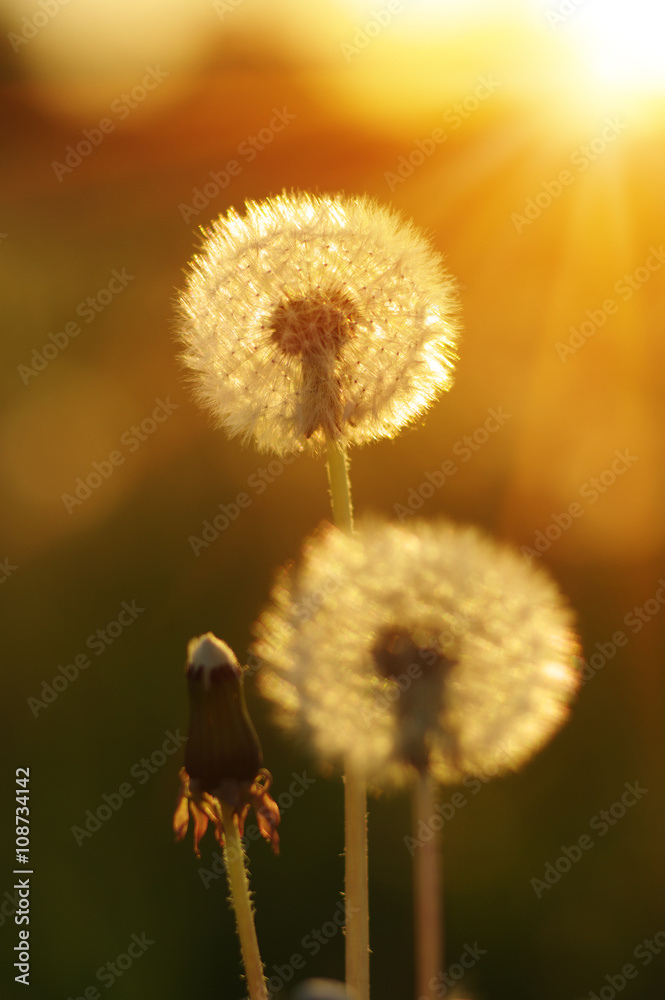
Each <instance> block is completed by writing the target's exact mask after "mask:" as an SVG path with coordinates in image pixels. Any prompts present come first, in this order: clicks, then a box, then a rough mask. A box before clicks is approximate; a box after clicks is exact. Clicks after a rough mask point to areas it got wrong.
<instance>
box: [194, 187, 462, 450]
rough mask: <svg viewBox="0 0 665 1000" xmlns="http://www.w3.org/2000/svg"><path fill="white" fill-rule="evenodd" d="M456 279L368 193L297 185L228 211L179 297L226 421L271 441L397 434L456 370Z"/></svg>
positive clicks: (200, 378)
mask: <svg viewBox="0 0 665 1000" xmlns="http://www.w3.org/2000/svg"><path fill="white" fill-rule="evenodd" d="M456 314H457V305H456V295H455V291H454V283H453V281H452V279H451V278H450V276H449V275H448V274H447V273H446V271H445V270H444V268H443V265H442V258H441V256H440V255H439V254H437V253H436V252H435V251H434V250H433V249H432V247H431V245H430V243H429V241H428V240H427V239H426V238H425V237H424V236H423V235H422V234H421V233H419V232H418V231H417V230H416V228H415V227H414V226H413V225H412V224H411V223H408V222H405V221H404V220H403V219H401V217H400V216H399V215H397V214H396V213H395V212H393V211H391V210H389V209H387V208H385V207H382V206H379V205H377V204H375V203H374V202H373V201H371V200H370V199H369V198H364V197H341V196H340V197H333V196H331V195H324V196H321V197H318V196H314V195H310V194H284V195H280V196H278V197H275V198H269V199H267V200H266V201H263V202H247V204H246V206H245V212H244V214H242V215H240V214H238V213H237V212H235V211H234V210H233V209H231V210H229V211H228V212H227V214H226V215H225V216H221V217H220V218H218V219H217V220H215V221H214V222H213V223H212V224H211V226H210V228H209V230H208V231H207V233H206V235H205V238H204V241H203V246H202V248H201V251H200V253H199V254H198V255H197V256H195V257H194V259H193V261H192V264H191V268H190V271H189V273H188V277H187V285H186V288H185V290H184V292H183V293H182V295H181V297H180V302H179V315H180V333H181V337H182V340H183V342H184V345H185V351H184V354H183V358H184V361H185V364H186V365H187V366H188V368H189V369H190V371H191V373H192V379H193V382H194V384H195V387H196V392H197V394H198V397H199V400H200V401H201V403H202V404H203V405H205V406H206V407H207V408H208V409H209V410H211V412H212V413H213V414H214V416H215V418H216V420H217V422H218V424H219V425H221V426H223V427H224V428H225V429H226V430H227V432H228V433H229V434H230V435H231V436H233V435H241V436H242V437H243V439H250V438H253V439H254V441H255V443H256V445H257V447H258V448H259V449H260V450H262V451H274V452H276V453H278V454H285V453H287V452H292V451H298V450H303V449H307V450H310V451H315V452H316V451H320V450H321V449H322V448H323V446H324V444H325V440H326V438H333V439H337V440H339V441H341V442H342V443H347V444H362V443H366V442H368V441H371V440H374V439H377V438H382V437H392V436H393V435H395V434H396V433H397V432H398V431H399V430H400V429H401V428H402V427H403V426H404V425H405V424H407V423H409V422H410V421H412V420H413V419H415V418H416V417H418V416H420V415H421V414H422V413H423V412H424V411H425V410H426V408H427V407H428V406H429V405H430V404H431V403H432V402H433V400H434V399H435V398H436V397H437V396H438V395H439V394H440V393H441V392H442V391H443V390H445V389H448V388H449V387H450V385H451V382H452V368H453V365H454V362H455V359H456V355H455V344H456V340H457V322H456Z"/></svg>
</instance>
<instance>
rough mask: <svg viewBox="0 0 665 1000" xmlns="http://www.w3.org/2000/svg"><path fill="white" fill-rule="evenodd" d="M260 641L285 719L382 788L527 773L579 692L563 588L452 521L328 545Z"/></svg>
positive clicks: (267, 679) (285, 593) (316, 542)
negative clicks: (418, 774) (421, 780)
mask: <svg viewBox="0 0 665 1000" xmlns="http://www.w3.org/2000/svg"><path fill="white" fill-rule="evenodd" d="M256 634H257V640H256V643H255V646H254V651H255V652H256V653H257V654H258V656H259V657H260V658H261V659H262V660H263V663H264V666H263V668H262V670H261V673H260V675H259V684H260V686H261V689H262V691H263V693H264V694H265V695H266V696H267V697H268V698H270V699H271V700H272V701H273V702H274V703H275V705H276V714H277V718H278V719H279V721H280V722H281V723H282V724H284V725H285V726H286V727H287V728H289V729H291V730H295V731H297V732H300V733H302V734H304V735H306V736H307V737H308V738H309V739H311V741H312V742H313V744H314V746H315V748H316V750H317V751H318V753H319V754H320V755H321V756H322V757H323V758H324V759H326V760H330V759H342V758H347V759H350V760H352V761H354V762H355V764H356V765H357V766H359V767H361V768H362V769H363V770H364V771H365V772H366V773H367V775H368V776H369V777H371V778H372V779H373V780H374V781H376V782H378V783H382V782H390V781H400V780H403V779H404V778H405V777H406V776H408V775H409V774H412V773H413V770H414V768H415V769H416V770H424V769H430V770H431V771H432V773H433V774H434V775H435V777H437V778H438V779H439V780H441V781H444V782H455V781H459V780H460V779H461V778H462V777H463V776H464V775H465V774H477V775H482V774H494V773H499V772H501V771H506V770H511V769H512V770H514V769H516V768H518V767H520V766H521V765H522V764H523V763H525V762H526V761H527V760H528V759H529V757H531V756H532V754H534V753H535V752H536V751H537V750H538V749H540V747H541V746H542V745H543V744H544V743H545V742H546V741H547V740H548V739H549V738H550V737H551V736H552V735H553V733H554V732H555V731H556V730H557V729H558V728H559V727H560V726H561V725H562V724H563V722H564V721H565V719H566V717H567V714H568V703H569V701H570V699H571V697H572V695H573V694H574V692H575V690H576V688H577V685H578V674H577V670H576V667H575V657H576V655H577V654H578V653H579V647H578V642H577V638H576V636H575V633H574V631H573V628H572V612H571V611H570V609H569V607H568V605H567V604H566V602H565V599H564V598H563V597H562V596H561V594H560V593H559V591H558V589H557V587H556V586H555V584H554V583H553V582H552V580H551V579H550V578H549V577H548V576H547V575H546V573H544V572H543V571H542V570H541V569H534V568H533V567H531V566H529V565H528V564H527V563H526V562H525V561H524V560H523V559H522V558H521V557H520V556H519V555H518V554H517V553H515V552H513V551H512V550H510V549H509V548H507V547H505V546H501V545H498V544H497V543H495V542H493V541H491V540H490V539H488V538H485V537H484V536H483V535H481V534H480V533H479V532H478V531H477V530H475V529H473V528H459V527H456V526H453V525H451V524H448V523H434V524H427V523H420V524H417V523H412V524H411V525H409V526H408V527H406V526H398V525H389V524H370V523H367V524H364V525H361V527H360V528H359V530H358V532H357V533H356V535H354V536H349V535H347V534H345V533H343V532H340V531H338V530H336V529H332V528H327V529H325V530H322V531H320V532H319V533H318V534H317V535H316V536H315V537H314V538H313V539H311V540H310V541H309V542H308V544H307V546H306V549H305V552H304V556H303V559H302V563H301V565H300V567H299V568H298V570H297V571H295V570H291V571H284V572H283V573H282V574H281V576H280V577H279V578H278V580H277V582H276V584H275V586H274V588H273V591H272V595H271V603H270V605H269V607H268V608H267V609H266V611H265V612H264V614H263V615H262V617H261V619H260V620H259V622H258V624H257V626H256Z"/></svg>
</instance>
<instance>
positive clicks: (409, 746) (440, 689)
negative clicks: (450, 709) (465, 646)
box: [372, 626, 456, 772]
mask: <svg viewBox="0 0 665 1000" xmlns="http://www.w3.org/2000/svg"><path fill="white" fill-rule="evenodd" d="M372 657H373V659H374V664H375V666H376V670H377V673H378V674H379V675H380V676H381V677H385V678H386V679H387V680H391V681H395V683H396V684H397V686H398V688H399V697H398V699H397V701H396V702H395V711H396V713H397V722H398V727H399V733H400V737H399V745H398V747H397V753H398V755H399V756H400V757H401V758H402V760H406V761H408V762H409V763H410V764H412V765H413V766H414V767H415V768H416V769H417V770H418V771H421V772H423V771H426V770H427V768H428V766H429V754H430V747H431V743H432V737H433V735H434V734H435V733H439V734H440V733H441V730H442V725H443V721H444V716H445V707H446V699H445V689H446V684H447V681H448V677H449V674H450V671H451V669H452V668H453V667H454V666H455V663H456V661H455V660H452V659H450V658H449V657H447V656H445V655H444V654H443V653H442V652H441V650H440V649H439V648H438V646H437V643H436V640H435V639H434V638H433V637H431V636H427V635H422V636H421V635H418V636H417V637H414V636H413V635H412V634H411V632H409V630H408V629H405V628H401V627H399V626H396V627H388V628H385V629H383V630H382V631H381V632H380V633H379V635H378V636H377V639H376V642H375V643H374V646H373V648H372ZM449 735H450V737H451V739H452V734H449Z"/></svg>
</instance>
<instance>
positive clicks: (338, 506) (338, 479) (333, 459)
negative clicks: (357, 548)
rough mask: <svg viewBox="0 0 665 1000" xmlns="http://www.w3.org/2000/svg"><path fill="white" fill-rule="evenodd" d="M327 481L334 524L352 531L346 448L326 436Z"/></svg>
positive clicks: (351, 508) (344, 529) (351, 505)
mask: <svg viewBox="0 0 665 1000" xmlns="http://www.w3.org/2000/svg"><path fill="white" fill-rule="evenodd" d="M326 446H327V449H328V482H329V484H330V502H331V504H332V510H333V518H334V521H335V524H336V525H337V527H338V528H341V529H342V531H348V532H349V533H351V532H352V531H353V504H352V503H351V482H350V480H349V460H348V458H347V456H346V449H345V448H344V445H341V444H340V443H339V442H338V441H335V440H333V439H332V438H327V440H326Z"/></svg>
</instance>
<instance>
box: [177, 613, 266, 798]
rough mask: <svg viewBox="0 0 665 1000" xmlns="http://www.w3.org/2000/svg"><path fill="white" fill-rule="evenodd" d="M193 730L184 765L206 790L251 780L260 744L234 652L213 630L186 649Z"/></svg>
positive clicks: (259, 760)
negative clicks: (246, 703) (249, 713)
mask: <svg viewBox="0 0 665 1000" xmlns="http://www.w3.org/2000/svg"><path fill="white" fill-rule="evenodd" d="M187 689H188V692H189V730H188V737H187V744H186V747H185V768H186V769H187V773H188V774H189V777H190V779H191V780H196V781H197V782H198V784H199V786H200V788H201V789H203V791H206V792H210V794H217V793H219V791H220V789H222V788H224V787H225V786H226V785H227V784H229V786H230V787H232V786H233V784H234V783H238V782H250V783H251V781H252V780H253V779H254V777H255V776H256V774H257V773H258V771H259V769H260V767H261V764H262V756H261V747H260V745H259V738H258V736H257V735H256V730H255V729H254V726H253V725H252V721H251V719H250V717H249V715H248V713H247V707H246V705H245V695H244V692H243V683H242V672H241V669H240V664H239V663H238V661H237V659H236V657H235V655H234V653H233V651H232V650H231V649H229V647H228V646H227V645H226V643H224V642H222V641H221V640H220V639H217V638H216V637H215V636H214V635H213V634H212V633H211V632H208V633H207V635H203V636H201V637H200V638H199V639H192V640H191V642H190V643H189V647H188V650H187Z"/></svg>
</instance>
